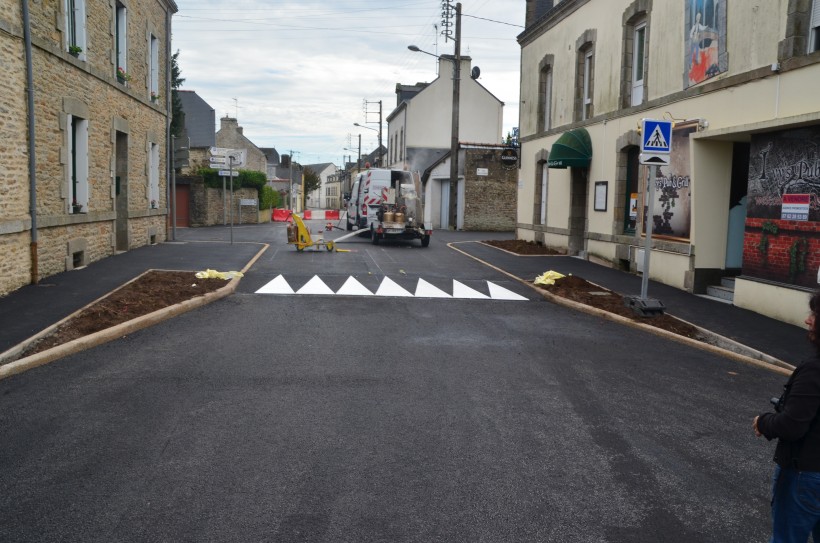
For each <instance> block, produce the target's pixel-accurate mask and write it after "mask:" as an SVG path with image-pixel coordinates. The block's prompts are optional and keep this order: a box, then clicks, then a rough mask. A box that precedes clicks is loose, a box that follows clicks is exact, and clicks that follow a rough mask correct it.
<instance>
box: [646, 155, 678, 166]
mask: <svg viewBox="0 0 820 543" xmlns="http://www.w3.org/2000/svg"><path fill="white" fill-rule="evenodd" d="M638 158H639V161H640V163H641V164H647V165H649V166H669V160H670V158H671V157H670V155H668V154H665V153H660V154H658V153H641V154H640V155H638Z"/></svg>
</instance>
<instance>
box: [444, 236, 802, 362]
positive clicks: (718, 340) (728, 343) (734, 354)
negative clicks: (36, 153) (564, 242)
mask: <svg viewBox="0 0 820 543" xmlns="http://www.w3.org/2000/svg"><path fill="white" fill-rule="evenodd" d="M456 243H463V242H451V243H448V244H447V246H448V247H450V248H451V249H453V250H454V251H458V252H459V253H461V254H463V255H465V256H468V257H470V258H472V259H473V260H476V261H478V262H480V263H481V264H483V265H485V266H487V267H489V268H492V269H494V270H496V271H497V272H499V273H503V274H504V275H506V276H507V277H510V278H511V279H514V280H516V281H518V282H519V283H521V284H523V285H526V286H528V287H529V288H531V289H533V290H535V291H536V292H538V293H539V294H541V296H543V297H544V298H546V299H547V300H549V301H550V302H553V303H555V304H558V305H562V306H564V307H568V308H570V309H575V310H576V311H582V312H584V313H588V314H590V315H595V316H598V317H601V318H604V319H607V320H610V321H613V322H617V323H620V324H624V325H626V326H631V327H632V328H637V329H639V330H643V331H645V332H649V333H650V334H655V335H658V336H661V337H664V338H666V339H670V340H672V341H676V342H678V343H683V344H684V345H688V346H690V347H694V348H696V349H701V350H704V351H708V352H711V353H713V354H716V355H719V356H723V357H726V358H731V359H732V360H736V361H738V362H743V363H744V364H749V365H752V366H756V367H759V368H763V369H767V370H771V371H774V372H775V373H779V374H781V375H786V376H788V375H791V373H792V371H794V366H792V365H791V364H787V363H786V362H783V361H782V360H779V359H777V358H775V357H773V356H770V355H767V354H765V353H762V352H760V351H757V350H755V349H752V348H751V347H747V346H745V345H743V344H741V343H738V342H737V341H734V340H732V339H729V338H727V337H724V336H721V335H719V334H715V333H714V332H711V331H709V330H706V329H704V328H701V327H700V326H697V325H695V324H692V323H690V322H688V321H685V320H683V319H679V318H678V317H674V316H673V315H670V316H673V317H674V318H675V319H677V320H679V321H681V322H684V323H686V324H689V325H691V326H694V327H695V328H697V329H698V330H699V331H700V332H701V333H702V334H703V335H704V336H706V337H707V338H708V339H709V340H710V341H712V342H713V343H715V344H716V345H712V344H710V343H704V342H702V341H698V340H695V339H691V338H688V337H685V336H680V335H678V334H673V333H672V332H668V331H666V330H663V329H660V328H657V327H655V326H650V325H648V324H643V323H641V322H637V321H633V320H631V319H628V318H626V317H622V316H620V315H616V314H614V313H610V312H608V311H604V310H602V309H598V308H595V307H591V306H588V305H585V304H582V303H579V302H576V301H573V300H569V299H567V298H563V297H561V296H556V295H555V294H552V293H550V292H548V291H546V290H544V289H542V288H539V287H537V286H535V285H534V284H532V283H530V282H529V281H527V280H525V279H522V278H520V277H518V276H516V275H513V274H512V273H509V272H508V271H506V270H503V269H501V268H499V267H497V266H494V265H492V264H490V263H489V262H486V261H484V260H482V259H480V258H478V257H475V256H473V255H471V254H469V253H467V252H465V251H462V250H461V249H459V248H457V247H454V244H456ZM496 248H497V247H496ZM501 250H503V249H501ZM601 288H602V289H604V290H608V289H606V288H605V287H601Z"/></svg>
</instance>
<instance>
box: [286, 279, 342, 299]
mask: <svg viewBox="0 0 820 543" xmlns="http://www.w3.org/2000/svg"><path fill="white" fill-rule="evenodd" d="M296 293H297V294H331V295H332V294H336V293H335V292H333V291H332V290H330V287H329V286H327V285H326V284H325V282H324V281H322V280H321V279H319V276H318V275H314V276H313V279H311V280H310V281H308V282H307V283H305V285H304V286H303V287H302V288H300V289H299V290H297V291H296Z"/></svg>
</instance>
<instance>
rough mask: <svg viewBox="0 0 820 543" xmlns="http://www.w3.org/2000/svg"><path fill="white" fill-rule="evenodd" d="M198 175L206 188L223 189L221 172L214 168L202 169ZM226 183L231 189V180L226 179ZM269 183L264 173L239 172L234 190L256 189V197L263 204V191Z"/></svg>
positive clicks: (235, 179) (234, 180)
mask: <svg viewBox="0 0 820 543" xmlns="http://www.w3.org/2000/svg"><path fill="white" fill-rule="evenodd" d="M197 174H198V175H201V176H202V178H203V179H204V180H205V186H206V187H210V188H213V189H221V188H222V178H221V177H220V176H219V170H215V169H213V168H200V169H199V171H197ZM226 182H227V184H226V187H230V180H228V179H226ZM267 182H268V179H267V177H265V174H264V173H262V172H257V171H253V170H239V175H238V176H237V177H234V179H233V189H234V190H236V189H241V188H255V189H256V195H257V197H258V198H259V201H260V202H262V200H263V194H262V189H263V188H265V183H267ZM262 209H269V208H262Z"/></svg>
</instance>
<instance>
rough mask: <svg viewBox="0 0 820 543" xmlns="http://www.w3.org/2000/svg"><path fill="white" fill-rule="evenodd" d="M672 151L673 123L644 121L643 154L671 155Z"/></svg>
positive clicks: (652, 120) (642, 135)
mask: <svg viewBox="0 0 820 543" xmlns="http://www.w3.org/2000/svg"><path fill="white" fill-rule="evenodd" d="M671 150H672V122H671V121H656V120H654V119H644V120H643V132H642V133H641V152H642V153H655V154H658V153H669V152H670V151H671Z"/></svg>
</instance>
